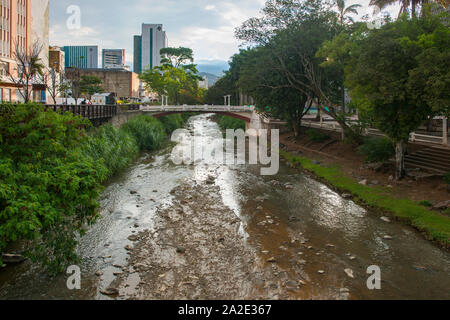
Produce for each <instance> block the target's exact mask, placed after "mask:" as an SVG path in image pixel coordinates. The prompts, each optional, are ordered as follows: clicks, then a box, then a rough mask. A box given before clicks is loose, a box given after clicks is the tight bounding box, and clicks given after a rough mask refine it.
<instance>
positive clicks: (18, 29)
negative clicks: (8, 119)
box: [0, 0, 49, 102]
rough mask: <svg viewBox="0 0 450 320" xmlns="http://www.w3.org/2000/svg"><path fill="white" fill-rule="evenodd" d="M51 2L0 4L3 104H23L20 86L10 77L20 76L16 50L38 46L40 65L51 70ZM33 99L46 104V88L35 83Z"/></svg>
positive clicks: (0, 95)
mask: <svg viewBox="0 0 450 320" xmlns="http://www.w3.org/2000/svg"><path fill="white" fill-rule="evenodd" d="M48 39H49V0H0V101H8V102H10V101H11V102H21V101H23V96H22V95H21V93H20V90H19V86H17V85H16V84H15V83H14V81H12V80H11V79H10V77H9V76H8V74H11V75H13V76H15V75H16V74H17V63H16V61H15V52H16V50H17V49H18V50H23V51H24V52H25V51H27V52H30V50H31V47H32V46H33V43H35V42H38V43H39V44H40V45H41V46H42V48H43V50H42V52H41V54H40V58H41V62H42V63H43V64H44V65H45V66H48V50H47V49H48ZM32 91H33V93H32V97H33V100H35V101H42V102H46V101H47V94H46V90H45V86H44V85H39V83H34V84H33V87H32Z"/></svg>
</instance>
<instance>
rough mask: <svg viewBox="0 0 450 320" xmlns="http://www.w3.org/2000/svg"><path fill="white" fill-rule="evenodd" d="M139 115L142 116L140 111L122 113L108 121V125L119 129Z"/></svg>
mask: <svg viewBox="0 0 450 320" xmlns="http://www.w3.org/2000/svg"><path fill="white" fill-rule="evenodd" d="M141 114H143V112H142V111H127V112H122V113H119V114H117V115H116V116H114V117H113V118H112V119H111V120H109V123H111V124H112V125H113V126H114V127H115V128H120V127H121V126H122V125H124V124H125V123H127V122H128V121H130V120H131V119H133V118H136V117H137V116H139V115H141Z"/></svg>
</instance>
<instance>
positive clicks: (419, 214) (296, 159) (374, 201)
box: [280, 150, 450, 248]
mask: <svg viewBox="0 0 450 320" xmlns="http://www.w3.org/2000/svg"><path fill="white" fill-rule="evenodd" d="M280 154H281V156H283V157H284V158H285V159H286V160H288V161H289V162H290V163H292V164H293V165H298V166H301V167H302V168H303V169H305V170H307V171H309V172H312V173H313V174H314V175H316V176H317V177H319V178H321V179H323V180H325V181H326V182H328V183H329V184H331V185H332V186H333V187H335V188H337V189H338V190H339V191H341V192H349V193H351V194H352V195H353V197H354V199H355V200H356V201H357V202H360V203H363V204H365V205H367V206H370V207H372V208H375V209H378V210H382V211H383V212H387V213H389V214H391V215H392V216H394V217H395V218H397V219H399V220H401V221H405V222H407V223H409V224H410V225H412V226H413V227H415V228H417V229H418V230H420V231H421V232H424V233H425V235H426V237H427V238H428V239H430V240H432V241H435V242H437V243H438V244H440V245H441V246H443V247H445V248H449V247H450V218H449V217H447V216H444V215H440V214H439V213H436V212H433V211H430V210H428V209H427V208H425V207H423V206H421V205H419V204H417V203H415V202H413V201H411V200H408V199H399V198H395V197H393V196H391V194H390V190H389V188H386V187H372V186H366V185H362V184H359V183H358V182H357V181H355V180H354V179H352V178H351V177H349V176H347V175H345V174H344V173H342V172H341V170H340V169H339V167H337V166H328V167H325V166H322V165H320V164H315V163H314V162H313V161H312V160H310V159H308V158H306V157H300V156H295V155H293V154H291V153H288V152H285V151H283V150H281V151H280Z"/></svg>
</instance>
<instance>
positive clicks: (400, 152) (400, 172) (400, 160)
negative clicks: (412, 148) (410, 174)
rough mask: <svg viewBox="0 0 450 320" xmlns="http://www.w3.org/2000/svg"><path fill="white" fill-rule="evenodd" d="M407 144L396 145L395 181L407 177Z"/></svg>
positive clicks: (400, 142) (402, 142)
mask: <svg viewBox="0 0 450 320" xmlns="http://www.w3.org/2000/svg"><path fill="white" fill-rule="evenodd" d="M406 146H407V144H406V142H405V141H403V140H402V141H398V142H396V144H395V179H397V180H401V179H403V177H404V176H405V153H406Z"/></svg>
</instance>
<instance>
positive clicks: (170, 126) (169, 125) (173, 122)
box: [159, 114, 186, 135]
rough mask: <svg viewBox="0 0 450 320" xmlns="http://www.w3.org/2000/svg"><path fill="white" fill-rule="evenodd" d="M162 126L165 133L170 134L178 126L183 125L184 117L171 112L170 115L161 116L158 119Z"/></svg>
mask: <svg viewBox="0 0 450 320" xmlns="http://www.w3.org/2000/svg"><path fill="white" fill-rule="evenodd" d="M159 120H160V121H161V123H162V124H163V126H164V129H165V131H166V134H168V135H169V134H171V133H172V132H173V131H175V130H176V129H178V128H181V127H183V126H184V123H185V122H186V119H185V118H184V117H183V116H182V115H181V114H172V115H170V116H166V117H162V118H160V119H159Z"/></svg>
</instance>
